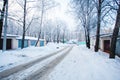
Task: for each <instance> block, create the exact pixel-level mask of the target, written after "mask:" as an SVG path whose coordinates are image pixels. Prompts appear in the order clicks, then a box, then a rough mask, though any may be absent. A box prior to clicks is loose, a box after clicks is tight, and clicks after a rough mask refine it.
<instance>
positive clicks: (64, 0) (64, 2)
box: [48, 0, 75, 31]
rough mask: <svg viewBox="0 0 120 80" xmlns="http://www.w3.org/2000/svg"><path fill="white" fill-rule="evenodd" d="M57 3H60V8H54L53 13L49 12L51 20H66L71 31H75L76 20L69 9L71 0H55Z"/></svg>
mask: <svg viewBox="0 0 120 80" xmlns="http://www.w3.org/2000/svg"><path fill="white" fill-rule="evenodd" d="M55 1H56V2H58V3H60V5H59V6H57V7H55V8H53V9H52V10H51V12H48V13H49V15H48V18H51V19H56V18H57V19H60V20H64V21H65V22H66V23H67V25H68V27H69V29H70V30H71V31H73V30H74V29H75V20H74V17H73V16H72V15H71V14H70V13H69V12H68V9H69V5H68V3H69V1H70V0H55Z"/></svg>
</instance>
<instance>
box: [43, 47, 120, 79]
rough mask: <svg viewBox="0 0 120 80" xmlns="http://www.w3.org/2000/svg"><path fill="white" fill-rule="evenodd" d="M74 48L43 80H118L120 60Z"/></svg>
mask: <svg viewBox="0 0 120 80" xmlns="http://www.w3.org/2000/svg"><path fill="white" fill-rule="evenodd" d="M108 56H109V55H108V54H106V53H103V52H97V53H96V52H93V51H92V50H88V49H87V48H86V47H85V46H82V45H81V46H75V47H74V48H73V50H72V51H71V52H70V53H69V55H68V56H67V57H66V58H65V59H64V60H63V61H62V62H61V63H60V64H59V65H57V66H56V68H55V69H54V70H53V71H52V72H51V73H50V74H49V76H48V78H46V79H45V80H120V58H118V57H116V59H109V58H108Z"/></svg>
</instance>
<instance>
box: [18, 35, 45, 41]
mask: <svg viewBox="0 0 120 80" xmlns="http://www.w3.org/2000/svg"><path fill="white" fill-rule="evenodd" d="M17 39H22V36H19V37H17ZM25 39H27V40H37V39H38V38H35V37H30V36H25ZM40 40H44V39H40Z"/></svg>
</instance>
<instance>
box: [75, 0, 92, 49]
mask: <svg viewBox="0 0 120 80" xmlns="http://www.w3.org/2000/svg"><path fill="white" fill-rule="evenodd" d="M73 2H74V3H75V7H74V8H75V9H76V10H75V12H76V13H77V18H78V19H79V20H80V24H81V23H82V26H83V28H84V32H85V41H86V47H88V48H90V27H91V21H93V20H92V19H93V18H92V17H94V16H93V14H94V13H93V10H94V6H93V1H92V0H73Z"/></svg>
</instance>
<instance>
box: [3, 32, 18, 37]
mask: <svg viewBox="0 0 120 80" xmlns="http://www.w3.org/2000/svg"><path fill="white" fill-rule="evenodd" d="M3 36H4V33H2V37H3ZM6 36H7V37H18V36H19V35H13V34H6Z"/></svg>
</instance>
